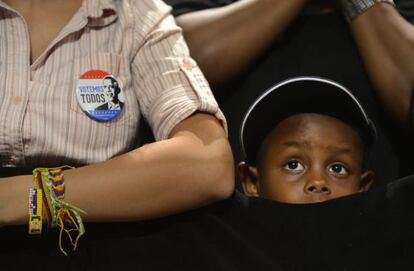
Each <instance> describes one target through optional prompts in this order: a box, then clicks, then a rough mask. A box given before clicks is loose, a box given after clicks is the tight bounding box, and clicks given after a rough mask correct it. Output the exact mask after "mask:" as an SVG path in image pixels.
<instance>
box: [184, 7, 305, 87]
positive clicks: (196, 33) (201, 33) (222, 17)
mask: <svg viewBox="0 0 414 271" xmlns="http://www.w3.org/2000/svg"><path fill="white" fill-rule="evenodd" d="M307 2H308V0H289V1H287V0H240V1H238V2H236V3H233V4H230V5H228V6H224V7H219V8H213V9H207V10H202V11H196V12H192V13H188V14H184V15H181V16H179V17H177V23H178V25H180V26H181V27H182V28H183V30H184V37H185V38H186V41H187V43H188V45H189V47H190V51H191V55H192V57H194V58H195V59H196V60H197V63H198V64H199V66H200V67H201V69H202V70H203V72H204V74H205V75H206V77H207V79H208V80H209V81H210V83H212V84H213V85H214V84H219V83H222V82H224V81H225V80H228V79H230V78H231V77H233V76H235V75H237V74H238V73H239V72H240V71H242V70H243V69H245V68H246V67H247V66H248V65H249V64H250V63H251V62H252V60H254V59H255V58H256V57H257V56H258V55H260V53H262V52H263V50H264V49H266V48H267V47H268V46H269V45H270V44H271V43H272V42H273V41H274V40H275V39H277V38H278V37H279V35H280V34H281V33H282V32H283V31H284V30H285V29H286V28H287V27H288V26H289V24H290V23H291V22H292V21H293V19H294V18H295V17H296V16H297V15H298V13H299V12H300V11H301V10H302V8H303V7H304V5H305V3H307Z"/></svg>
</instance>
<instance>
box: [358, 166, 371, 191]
mask: <svg viewBox="0 0 414 271" xmlns="http://www.w3.org/2000/svg"><path fill="white" fill-rule="evenodd" d="M360 179H361V181H360V183H359V188H360V189H359V192H363V191H368V190H369V189H370V188H371V185H372V184H373V183H374V172H373V171H372V170H368V171H365V172H364V173H363V174H362V175H361V178H360Z"/></svg>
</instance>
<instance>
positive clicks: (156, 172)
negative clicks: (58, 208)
mask: <svg viewBox="0 0 414 271" xmlns="http://www.w3.org/2000/svg"><path fill="white" fill-rule="evenodd" d="M64 178H65V184H66V196H65V201H66V202H69V203H71V204H74V205H75V206H77V207H79V208H81V209H83V210H85V211H86V212H87V213H88V214H87V215H83V218H84V220H85V221H130V220H144V219H151V218H157V217H161V216H165V215H170V214H174V213H177V212H180V211H185V210H188V209H191V208H195V207H199V206H203V205H206V204H208V203H210V202H213V201H215V200H218V199H224V198H226V197H228V196H229V195H230V194H231V193H232V191H233V186H234V178H233V160H232V154H231V150H230V147H229V144H228V142H227V139H226V135H225V132H224V130H223V128H222V126H221V124H220V123H219V121H218V120H217V119H216V118H215V117H214V116H211V115H208V114H201V113H197V114H195V115H192V116H191V117H189V118H187V119H185V120H184V121H182V122H181V123H179V124H178V125H177V126H176V127H175V128H174V129H173V130H172V132H171V133H170V137H169V139H167V140H164V141H159V142H156V143H153V144H148V145H145V146H143V147H141V148H138V149H136V150H134V151H131V152H129V153H126V154H123V155H121V156H119V157H116V158H114V159H111V160H108V161H106V162H102V163H98V164H95V165H90V166H86V167H82V168H77V169H72V170H67V171H65V173H64ZM33 186H34V184H33V178H32V176H19V177H12V178H4V179H2V180H1V181H0V225H14V224H24V223H27V221H28V193H29V188H30V187H33Z"/></svg>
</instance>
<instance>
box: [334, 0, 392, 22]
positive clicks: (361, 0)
mask: <svg viewBox="0 0 414 271" xmlns="http://www.w3.org/2000/svg"><path fill="white" fill-rule="evenodd" d="M377 3H387V4H390V5H392V6H394V7H395V4H394V1H393V0H341V5H342V10H343V13H344V16H345V19H346V20H347V21H348V22H351V21H352V20H353V19H354V18H355V17H356V16H358V15H359V14H361V13H364V12H365V11H366V10H368V9H369V8H371V7H372V6H374V5H375V4H377Z"/></svg>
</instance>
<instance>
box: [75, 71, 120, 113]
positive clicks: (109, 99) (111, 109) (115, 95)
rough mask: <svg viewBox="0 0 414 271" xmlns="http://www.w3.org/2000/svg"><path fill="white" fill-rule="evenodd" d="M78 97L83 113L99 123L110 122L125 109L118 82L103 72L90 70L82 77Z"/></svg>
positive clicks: (77, 88) (79, 81)
mask: <svg viewBox="0 0 414 271" xmlns="http://www.w3.org/2000/svg"><path fill="white" fill-rule="evenodd" d="M76 97H77V100H78V104H79V106H80V107H81V108H82V110H83V112H85V113H86V115H88V116H89V117H90V118H92V119H94V120H97V121H109V120H112V119H115V118H116V117H118V116H119V114H120V113H121V112H122V109H123V108H124V96H123V93H122V89H121V86H120V85H119V82H118V80H117V79H116V78H115V77H114V76H112V75H110V74H109V73H107V72H106V71H102V70H89V71H87V72H85V73H84V74H82V75H81V77H80V78H79V80H78V84H77V86H76Z"/></svg>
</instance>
